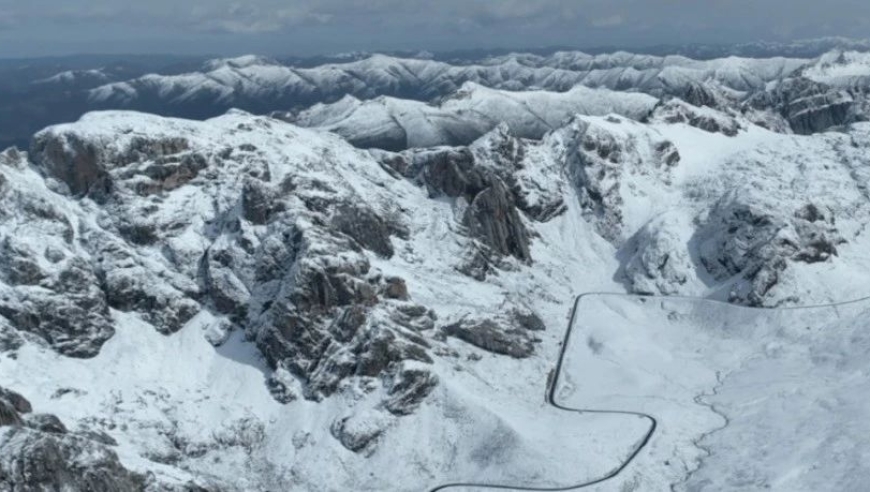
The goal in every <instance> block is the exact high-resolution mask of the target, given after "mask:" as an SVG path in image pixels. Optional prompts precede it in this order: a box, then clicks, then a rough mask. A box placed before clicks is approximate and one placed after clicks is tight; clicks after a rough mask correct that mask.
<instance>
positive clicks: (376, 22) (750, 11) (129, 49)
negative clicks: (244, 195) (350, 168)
mask: <svg viewBox="0 0 870 492" xmlns="http://www.w3.org/2000/svg"><path fill="white" fill-rule="evenodd" d="M868 28H870V2H867V1H866V0H828V1H825V2H822V1H819V0H703V1H701V0H696V1H687V0H572V1H569V0H537V1H535V0H440V1H437V2H411V1H400V0H318V1H314V0H284V1H279V0H248V1H244V2H241V1H238V0H148V1H141V0H140V1H136V2H130V1H125V0H73V1H70V0H28V1H25V0H0V56H3V57H14V56H32V55H53V54H70V53H119V52H125V53H157V52H159V53H178V54H206V53H208V54H227V55H233V54H240V53H247V52H257V53H261V54H267V55H307V54H315V53H327V52H337V51H352V50H393V49H395V50H417V49H428V50H451V49H464V48H493V47H505V48H522V47H539V46H552V45H566V46H577V47H584V46H587V47H588V46H602V45H621V46H638V45H649V44H671V43H689V42H703V43H718V42H735V41H737V42H739V41H754V40H762V39H763V40H789V39H796V38H807V37H816V36H852V37H867V36H868V33H870V29H868Z"/></svg>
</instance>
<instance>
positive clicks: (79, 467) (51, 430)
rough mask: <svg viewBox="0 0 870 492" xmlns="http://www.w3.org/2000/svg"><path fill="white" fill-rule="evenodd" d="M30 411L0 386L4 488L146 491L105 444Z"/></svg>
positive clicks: (23, 401) (0, 480)
mask: <svg viewBox="0 0 870 492" xmlns="http://www.w3.org/2000/svg"><path fill="white" fill-rule="evenodd" d="M32 412H33V408H32V407H31V405H30V402H29V401H27V400H26V399H25V398H24V397H23V396H21V395H19V394H18V393H15V392H14V391H10V390H8V389H5V388H0V451H2V453H0V487H2V488H3V490H23V491H30V490H34V491H35V490H69V491H100V492H103V491H104V492H109V491H115V490H129V491H137V490H142V491H144V490H146V487H147V480H146V478H145V477H144V476H141V475H138V474H136V473H132V472H130V471H129V470H127V469H126V468H124V466H123V465H122V464H121V463H120V462H119V460H118V455H117V454H116V453H115V452H114V451H112V450H111V448H110V447H109V446H107V445H105V444H103V443H100V442H98V441H95V440H93V439H92V438H90V437H89V436H87V435H85V434H81V433H79V434H77V433H72V432H70V431H68V430H67V429H66V427H65V426H64V425H63V423H61V422H60V420H59V419H58V418H57V417H55V416H53V415H45V414H33V413H32Z"/></svg>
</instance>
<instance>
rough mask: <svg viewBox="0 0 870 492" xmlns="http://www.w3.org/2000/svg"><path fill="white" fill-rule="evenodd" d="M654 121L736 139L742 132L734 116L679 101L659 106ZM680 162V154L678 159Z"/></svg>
mask: <svg viewBox="0 0 870 492" xmlns="http://www.w3.org/2000/svg"><path fill="white" fill-rule="evenodd" d="M650 119H651V120H652V121H663V122H665V123H668V124H675V123H685V124H687V125H689V126H693V127H695V128H698V129H701V130H704V131H705V132H709V133H721V134H723V135H727V136H729V137H734V136H736V135H737V132H739V131H740V130H741V126H740V123H738V121H737V119H736V118H734V117H733V116H730V115H728V114H727V113H724V112H720V111H717V110H715V109H712V108H710V107H707V106H704V107H700V106H696V105H692V104H689V103H687V102H684V101H681V100H679V99H671V100H669V101H667V102H664V103H661V104H659V106H657V107H656V109H655V110H653V113H652V115H651V116H650ZM676 159H677V160H679V154H677V157H676Z"/></svg>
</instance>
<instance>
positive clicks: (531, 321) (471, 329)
mask: <svg viewBox="0 0 870 492" xmlns="http://www.w3.org/2000/svg"><path fill="white" fill-rule="evenodd" d="M542 327H543V322H541V319H540V317H539V316H538V315H537V314H535V313H534V312H533V311H530V310H529V309H528V308H523V307H513V308H508V309H507V310H505V311H502V312H500V313H499V314H497V315H494V316H491V317H485V316H480V315H468V316H465V317H463V318H462V319H460V320H458V321H456V322H454V323H452V324H449V325H447V326H444V327H442V328H441V332H442V333H443V334H444V335H446V336H449V337H454V338H457V339H459V340H462V341H464V342H466V343H469V344H471V345H474V346H475V347H478V348H480V349H483V350H486V351H487V352H492V353H495V354H501V355H508V356H511V357H514V358H516V359H524V358H527V357H530V356H531V355H532V354H534V353H535V346H536V345H537V343H538V342H540V340H539V339H538V338H537V337H536V336H535V335H534V331H537V330H540V329H541V328H542Z"/></svg>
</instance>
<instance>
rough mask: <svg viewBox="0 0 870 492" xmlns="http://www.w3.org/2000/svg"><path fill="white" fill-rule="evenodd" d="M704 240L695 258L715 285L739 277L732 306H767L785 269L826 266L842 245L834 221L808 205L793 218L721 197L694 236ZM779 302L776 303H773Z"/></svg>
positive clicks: (820, 210)
mask: <svg viewBox="0 0 870 492" xmlns="http://www.w3.org/2000/svg"><path fill="white" fill-rule="evenodd" d="M697 234H698V235H699V236H700V237H706V238H707V239H705V240H703V242H702V243H701V248H700V258H701V261H702V263H703V264H704V266H705V267H706V269H707V270H708V271H709V272H710V273H711V274H713V275H714V276H715V277H716V278H717V279H727V278H730V277H733V276H735V275H738V274H739V275H741V276H742V277H743V278H744V280H745V282H742V283H739V284H737V285H736V286H735V287H734V289H732V292H731V294H730V300H731V301H732V302H738V303H743V304H748V305H751V306H769V305H770V303H771V302H773V301H771V298H773V297H775V296H774V295H773V291H774V289H775V288H776V287H777V286H778V284H779V283H780V281H781V277H782V275H783V274H784V272H785V271H786V270H787V269H788V268H789V263H790V262H794V261H799V262H806V263H814V262H820V261H828V260H830V259H831V258H832V257H834V256H836V254H837V248H836V246H837V245H838V244H841V243H843V242H845V240H844V239H843V238H842V237H841V236H840V234H839V231H838V230H837V228H836V225H835V223H834V219H833V217H832V216H831V215H830V214H829V213H827V212H823V211H822V209H820V208H819V207H817V206H815V205H812V204H810V205H807V206H805V207H802V208H801V209H800V210H798V211H796V212H795V214H794V215H793V216H792V217H788V216H785V217H783V216H781V215H779V214H777V213H776V212H774V211H768V210H764V209H758V208H754V207H752V206H750V205H746V204H743V203H740V202H734V201H733V200H732V199H731V198H730V197H728V196H726V197H725V198H724V199H723V200H722V201H720V203H719V204H718V205H717V206H716V207H715V209H714V210H713V212H712V213H711V215H710V217H709V219H708V223H707V224H706V225H705V226H704V227H702V228H701V229H700V230H699V232H698V233H697ZM777 302H781V301H777Z"/></svg>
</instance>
